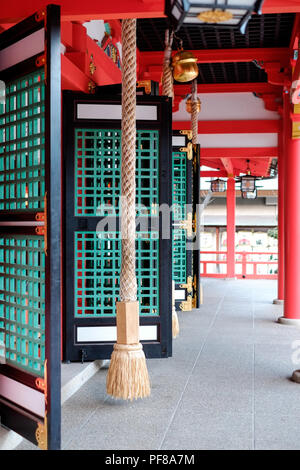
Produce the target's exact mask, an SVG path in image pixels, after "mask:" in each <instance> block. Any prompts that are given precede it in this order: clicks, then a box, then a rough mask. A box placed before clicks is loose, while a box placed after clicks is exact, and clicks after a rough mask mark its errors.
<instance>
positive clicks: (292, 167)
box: [279, 97, 300, 326]
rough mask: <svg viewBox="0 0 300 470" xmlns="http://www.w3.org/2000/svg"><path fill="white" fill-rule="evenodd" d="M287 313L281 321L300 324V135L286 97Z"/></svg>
mask: <svg viewBox="0 0 300 470" xmlns="http://www.w3.org/2000/svg"><path fill="white" fill-rule="evenodd" d="M284 108H285V109H284V120H285V122H284V125H286V127H285V129H286V135H285V142H284V143H285V151H284V155H285V205H284V252H285V256H284V264H285V269H284V271H285V273H284V316H283V317H281V318H280V319H279V321H280V322H281V323H287V324H295V325H297V326H298V325H299V326H300V184H299V183H300V139H292V122H291V119H290V102H289V99H288V98H287V97H285V100H284Z"/></svg>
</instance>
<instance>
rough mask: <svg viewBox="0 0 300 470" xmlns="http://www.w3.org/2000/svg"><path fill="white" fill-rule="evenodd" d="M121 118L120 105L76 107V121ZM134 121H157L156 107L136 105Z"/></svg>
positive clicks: (84, 105) (93, 104)
mask: <svg viewBox="0 0 300 470" xmlns="http://www.w3.org/2000/svg"><path fill="white" fill-rule="evenodd" d="M121 117H122V106H121V105H120V104H98V103H91V104H86V103H79V104H78V105H77V119H112V120H114V119H118V120H120V119H121ZM136 119H137V120H141V121H142V120H144V121H157V107H156V106H143V105H137V107H136Z"/></svg>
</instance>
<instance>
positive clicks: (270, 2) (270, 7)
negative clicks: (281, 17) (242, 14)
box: [262, 0, 300, 13]
mask: <svg viewBox="0 0 300 470" xmlns="http://www.w3.org/2000/svg"><path fill="white" fill-rule="evenodd" d="M262 12H263V13H297V12H300V2H299V0H285V1H283V0H265V1H264V3H263V7H262Z"/></svg>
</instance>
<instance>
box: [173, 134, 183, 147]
mask: <svg viewBox="0 0 300 470" xmlns="http://www.w3.org/2000/svg"><path fill="white" fill-rule="evenodd" d="M172 145H173V147H184V146H185V137H184V136H183V135H182V136H181V135H173V137H172Z"/></svg>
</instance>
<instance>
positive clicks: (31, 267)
mask: <svg viewBox="0 0 300 470" xmlns="http://www.w3.org/2000/svg"><path fill="white" fill-rule="evenodd" d="M1 343H5V349H6V362H7V363H9V364H12V365H14V366H17V367H20V368H22V369H25V370H26V371H29V372H31V373H34V374H36V375H39V376H43V374H44V360H45V254H44V238H43V237H40V236H25V235H22V236H18V235H7V236H1V237H0V344H1Z"/></svg>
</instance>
